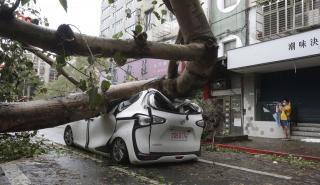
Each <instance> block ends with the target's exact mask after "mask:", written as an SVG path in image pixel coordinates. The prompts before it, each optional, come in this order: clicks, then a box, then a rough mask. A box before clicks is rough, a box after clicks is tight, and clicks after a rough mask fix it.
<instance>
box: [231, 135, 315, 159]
mask: <svg viewBox="0 0 320 185" xmlns="http://www.w3.org/2000/svg"><path fill="white" fill-rule="evenodd" d="M226 145H232V146H240V147H249V148H254V149H260V150H270V151H275V152H283V153H289V154H295V155H306V156H315V157H320V143H313V142H304V141H299V140H283V139H271V138H258V137H250V138H249V141H236V142H231V143H226Z"/></svg>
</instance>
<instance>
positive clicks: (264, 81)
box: [228, 29, 320, 138]
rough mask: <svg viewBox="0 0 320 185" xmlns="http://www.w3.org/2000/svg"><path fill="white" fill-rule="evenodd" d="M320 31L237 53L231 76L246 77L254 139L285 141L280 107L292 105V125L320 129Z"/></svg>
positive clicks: (247, 115)
mask: <svg viewBox="0 0 320 185" xmlns="http://www.w3.org/2000/svg"><path fill="white" fill-rule="evenodd" d="M319 35H320V29H317V30H313V31H308V32H303V33H299V34H296V35H292V36H288V37H284V38H280V39H275V40H271V41H267V42H262V43H258V44H254V45H250V46H247V47H243V48H238V49H234V50H231V51H229V52H228V70H230V71H233V72H238V73H239V74H242V79H243V86H242V88H243V89H242V92H243V96H242V97H243V99H242V102H243V125H244V127H243V129H244V134H248V135H249V136H258V137H269V138H282V137H283V136H284V135H283V132H282V128H281V127H280V126H278V125H277V124H276V123H275V121H274V120H273V118H272V114H273V113H274V112H275V105H276V103H277V102H279V101H281V100H283V99H289V100H290V101H291V102H292V108H293V115H292V117H291V118H292V120H293V121H294V122H297V123H315V124H320V98H319V95H320V86H319V85H318V81H319V80H320V36H319Z"/></svg>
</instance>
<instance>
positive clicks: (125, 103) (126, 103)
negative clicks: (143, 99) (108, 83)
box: [118, 93, 141, 112]
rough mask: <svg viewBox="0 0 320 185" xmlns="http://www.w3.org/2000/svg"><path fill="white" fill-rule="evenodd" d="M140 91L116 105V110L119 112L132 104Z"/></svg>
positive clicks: (138, 96)
mask: <svg viewBox="0 0 320 185" xmlns="http://www.w3.org/2000/svg"><path fill="white" fill-rule="evenodd" d="M140 95H141V93H138V94H136V95H134V96H132V97H131V98H130V99H128V100H126V101H123V102H121V103H120V104H119V106H118V111H119V112H121V111H123V110H125V109H126V108H128V107H129V106H130V105H132V104H133V103H134V102H136V101H137V100H138V99H139V98H140Z"/></svg>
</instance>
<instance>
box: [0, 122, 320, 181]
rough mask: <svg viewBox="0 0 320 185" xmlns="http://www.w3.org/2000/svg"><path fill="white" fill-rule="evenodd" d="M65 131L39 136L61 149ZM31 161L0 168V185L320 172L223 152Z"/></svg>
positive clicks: (267, 177) (82, 154)
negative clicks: (173, 159)
mask: <svg viewBox="0 0 320 185" xmlns="http://www.w3.org/2000/svg"><path fill="white" fill-rule="evenodd" d="M62 133H63V127H57V128H53V129H46V130H42V131H40V134H43V135H44V137H46V138H49V139H51V140H53V141H55V142H57V143H62V144H63V139H62ZM56 148H57V149H56V150H54V151H51V152H50V153H48V154H45V155H41V156H38V157H35V158H30V159H20V160H17V161H12V162H9V163H4V164H0V167H1V168H0V185H16V184H36V185H38V184H48V185H49V184H50V185H52V184H57V185H73V184H90V185H93V184H97V185H100V184H192V185H194V184H199V185H206V184H217V185H229V184H232V185H243V184H263V185H271V184H281V185H283V184H288V185H289V184H290V185H291V184H297V185H298V184H299V185H300V184H308V185H313V184H314V185H318V184H320V170H319V168H318V169H315V168H311V167H303V166H297V165H292V164H289V163H287V162H278V163H274V162H273V160H270V159H268V158H264V157H260V156H254V155H249V154H244V153H236V152H226V151H219V152H217V151H215V152H210V151H203V154H202V157H201V159H200V160H199V161H197V162H185V163H171V164H168V163H166V164H153V165H144V166H133V165H125V166H121V165H116V164H113V163H112V162H111V161H110V159H109V158H108V157H102V156H99V155H95V154H92V153H89V152H86V151H83V150H81V149H78V148H68V147H65V146H63V145H56Z"/></svg>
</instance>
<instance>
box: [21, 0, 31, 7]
mask: <svg viewBox="0 0 320 185" xmlns="http://www.w3.org/2000/svg"><path fill="white" fill-rule="evenodd" d="M29 2H30V0H21V5H22V6H24V5H26V4H27V3H29Z"/></svg>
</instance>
